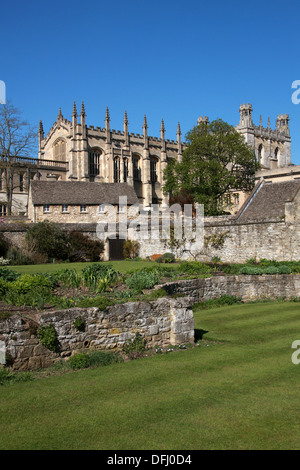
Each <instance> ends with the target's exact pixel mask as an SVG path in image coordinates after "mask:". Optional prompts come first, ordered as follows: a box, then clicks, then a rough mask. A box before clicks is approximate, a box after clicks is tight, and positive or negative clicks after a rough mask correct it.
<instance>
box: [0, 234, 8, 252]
mask: <svg viewBox="0 0 300 470" xmlns="http://www.w3.org/2000/svg"><path fill="white" fill-rule="evenodd" d="M8 249H9V241H8V240H7V239H6V238H5V236H4V235H3V233H0V256H6V253H7V251H8Z"/></svg>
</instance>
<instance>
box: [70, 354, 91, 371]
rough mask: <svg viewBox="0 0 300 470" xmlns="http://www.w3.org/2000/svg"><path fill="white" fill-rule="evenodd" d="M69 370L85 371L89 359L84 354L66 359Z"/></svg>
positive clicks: (88, 364) (88, 365)
mask: <svg viewBox="0 0 300 470" xmlns="http://www.w3.org/2000/svg"><path fill="white" fill-rule="evenodd" d="M68 365H69V366H70V367H71V369H87V368H88V367H90V358H89V356H88V355H87V354H86V353H78V354H74V355H73V356H71V357H70V358H69V359H68Z"/></svg>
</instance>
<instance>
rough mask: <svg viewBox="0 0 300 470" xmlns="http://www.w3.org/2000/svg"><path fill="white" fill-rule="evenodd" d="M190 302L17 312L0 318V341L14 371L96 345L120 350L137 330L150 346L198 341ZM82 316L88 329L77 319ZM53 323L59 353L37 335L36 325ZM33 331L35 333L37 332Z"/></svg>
mask: <svg viewBox="0 0 300 470" xmlns="http://www.w3.org/2000/svg"><path fill="white" fill-rule="evenodd" d="M191 306H192V300H191V299H189V298H188V297H185V298H182V299H180V298H177V299H167V298H163V299H159V300H157V301H152V302H128V303H125V304H118V305H114V306H111V307H107V308H106V310H105V311H102V310H99V309H98V308H94V307H93V308H72V309H68V310H61V311H56V312H49V313H42V314H41V315H39V317H38V318H37V317H35V321H33V320H32V319H30V318H29V317H27V318H26V317H21V316H19V315H14V316H11V317H9V318H8V319H6V320H2V321H0V341H4V342H5V347H6V352H7V353H8V354H9V356H10V357H11V358H12V359H13V366H12V367H13V369H15V370H27V369H37V368H42V367H47V366H49V365H51V364H53V363H54V362H56V361H58V360H61V359H64V358H67V357H68V356H70V355H71V354H74V353H76V352H80V351H88V350H89V349H90V348H92V349H102V350H103V349H121V348H122V346H123V344H124V343H125V342H126V341H127V340H131V339H133V338H134V337H135V333H136V332H139V333H140V334H141V335H142V336H143V337H144V338H145V339H146V341H147V344H148V346H150V347H155V346H168V345H169V344H183V343H193V342H194V317H193V311H192V309H191ZM79 317H81V318H82V319H83V321H84V322H85V331H83V332H79V331H77V330H76V328H75V326H74V321H75V320H76V319H77V318H79ZM49 324H52V325H53V326H54V327H55V330H56V332H57V339H58V343H59V352H58V353H53V352H51V351H49V350H48V349H47V348H46V347H44V346H43V345H42V344H41V343H40V341H39V340H38V337H37V326H38V325H41V326H45V325H49ZM33 332H34V333H33Z"/></svg>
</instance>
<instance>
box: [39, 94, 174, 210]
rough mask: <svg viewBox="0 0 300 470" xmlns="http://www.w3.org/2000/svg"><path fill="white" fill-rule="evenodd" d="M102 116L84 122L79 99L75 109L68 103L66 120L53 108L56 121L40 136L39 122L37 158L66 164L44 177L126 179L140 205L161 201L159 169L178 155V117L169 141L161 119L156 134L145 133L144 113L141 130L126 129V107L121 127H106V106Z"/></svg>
mask: <svg viewBox="0 0 300 470" xmlns="http://www.w3.org/2000/svg"><path fill="white" fill-rule="evenodd" d="M104 122H105V127H104V128H100V127H96V128H95V127H94V126H89V127H88V126H87V125H86V113H85V108H84V104H83V103H82V106H81V111H80V115H78V114H77V109H76V104H75V103H74V106H73V113H72V120H71V121H69V120H67V119H65V118H64V117H63V115H62V113H61V110H59V113H58V116H57V119H56V122H55V123H54V125H53V126H52V128H51V129H50V131H49V132H48V134H47V135H46V136H44V131H43V126H42V123H40V127H39V160H48V161H50V160H51V161H53V162H54V163H53V165H54V166H55V162H66V164H67V170H66V171H65V173H56V174H52V175H48V177H49V178H50V177H52V178H54V179H55V177H56V178H57V179H58V178H59V179H63V180H69V181H70V180H71V181H90V182H94V181H96V182H103V183H114V182H115V183H123V182H126V183H128V184H129V185H131V186H133V187H134V189H135V192H136V194H137V196H138V198H139V201H140V203H142V204H143V205H144V206H146V207H147V206H149V205H150V204H154V203H158V204H162V205H167V204H168V199H167V197H166V196H164V195H163V193H162V183H163V172H164V169H165V167H166V165H167V163H168V161H169V160H170V159H176V160H180V159H181V157H182V151H183V144H182V142H181V130H180V125H179V123H178V127H177V141H173V140H167V139H166V138H165V126H164V121H163V119H162V121H161V127H160V138H157V137H150V136H148V125H147V119H146V116H145V117H144V122H143V126H142V129H143V134H142V135H140V134H133V133H129V123H128V117H127V112H126V111H125V114H124V122H123V132H121V131H115V130H113V129H111V126H110V115H109V110H108V108H107V109H106V114H105V120H104ZM54 173H55V172H54Z"/></svg>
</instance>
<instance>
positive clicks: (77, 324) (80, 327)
mask: <svg viewBox="0 0 300 470" xmlns="http://www.w3.org/2000/svg"><path fill="white" fill-rule="evenodd" d="M74 328H75V330H77V331H85V321H84V320H83V318H82V317H78V318H76V319H75V320H74Z"/></svg>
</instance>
